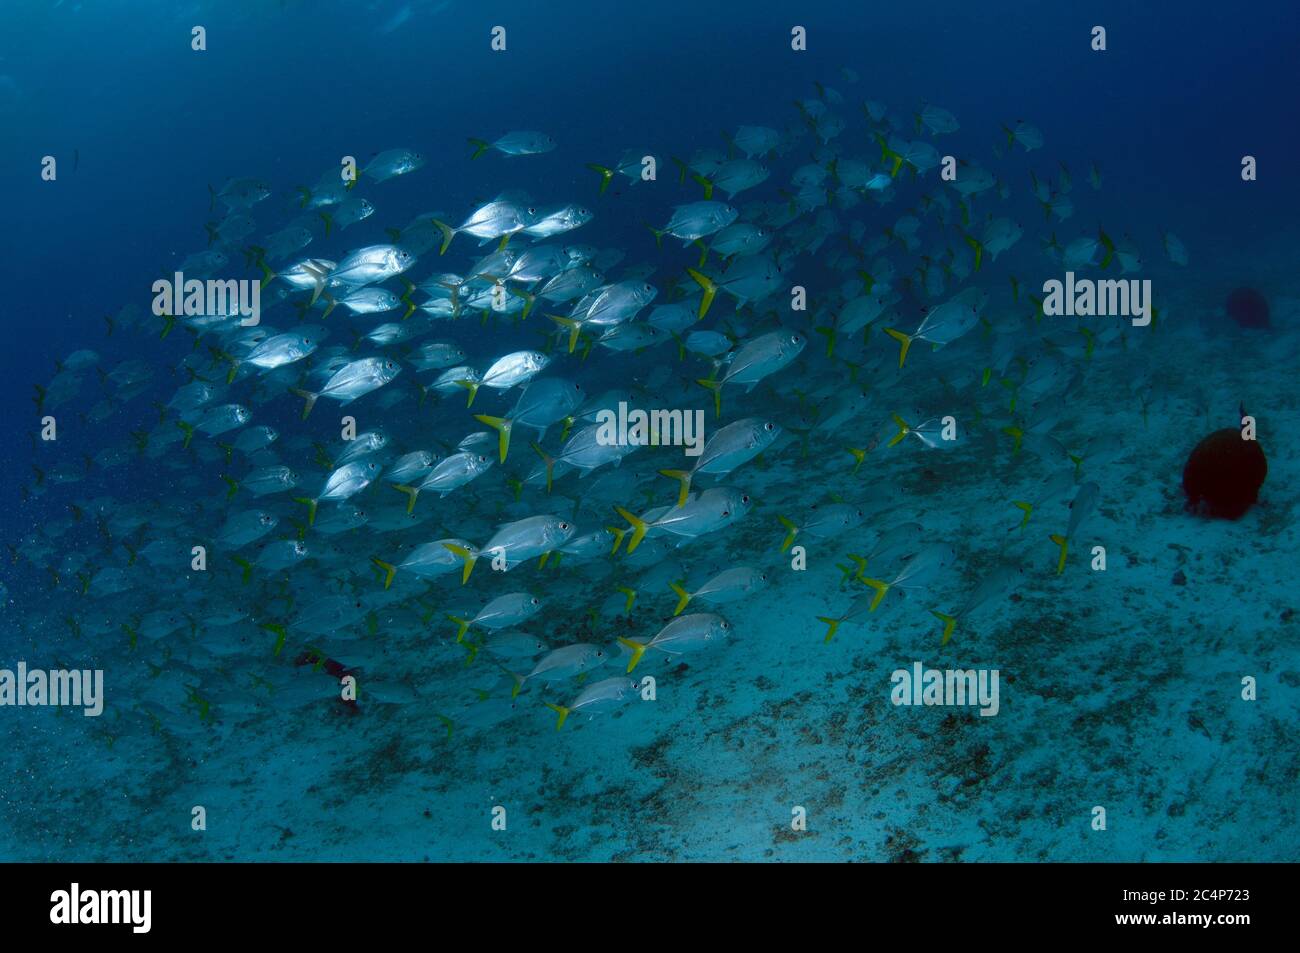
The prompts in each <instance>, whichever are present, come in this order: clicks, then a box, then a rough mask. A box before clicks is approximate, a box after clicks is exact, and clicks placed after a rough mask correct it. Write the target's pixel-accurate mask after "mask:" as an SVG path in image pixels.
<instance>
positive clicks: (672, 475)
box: [659, 470, 691, 506]
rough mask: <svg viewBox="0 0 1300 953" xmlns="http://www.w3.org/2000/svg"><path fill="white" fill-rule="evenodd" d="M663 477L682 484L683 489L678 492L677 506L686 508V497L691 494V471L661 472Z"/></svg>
mask: <svg viewBox="0 0 1300 953" xmlns="http://www.w3.org/2000/svg"><path fill="white" fill-rule="evenodd" d="M659 472H660V473H661V474H662V475H663V476H666V477H668V478H669V479H670V480H677V481H678V482H679V483H680V484H681V489H680V490H678V492H677V505H678V506H684V505H685V504H686V497H687V496H689V495H690V492H691V471H690V470H660V471H659Z"/></svg>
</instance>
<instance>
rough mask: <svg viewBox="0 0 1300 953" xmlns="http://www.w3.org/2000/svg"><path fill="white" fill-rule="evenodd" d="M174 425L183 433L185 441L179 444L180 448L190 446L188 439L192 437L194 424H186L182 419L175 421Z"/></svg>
mask: <svg viewBox="0 0 1300 953" xmlns="http://www.w3.org/2000/svg"><path fill="white" fill-rule="evenodd" d="M176 426H177V427H179V428H180V430H181V433H183V434H185V442H184V443H183V444H181V449H182V450H188V449H189V448H190V441H191V440H193V439H194V426H193V425H192V424H187V423H186V422H185V421H183V420H178V421H176Z"/></svg>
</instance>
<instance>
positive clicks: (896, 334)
mask: <svg viewBox="0 0 1300 953" xmlns="http://www.w3.org/2000/svg"><path fill="white" fill-rule="evenodd" d="M884 330H885V333H886V334H888V335H889V336H890V337H891V338H893V339H894V340H895V341H897V342H898V345H899V350H898V366H899V368H900V369H901V368H902V366H903V362H904V361H906V360H907V349H908V348H910V347H911V346H912V336H911V335H910V334H904V333H903V332H902V331H900V330H898V328H885V329H884Z"/></svg>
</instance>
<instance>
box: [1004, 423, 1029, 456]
mask: <svg viewBox="0 0 1300 953" xmlns="http://www.w3.org/2000/svg"><path fill="white" fill-rule="evenodd" d="M1002 433H1004V434H1006V435H1007V436H1008V437H1010V438H1011V455H1012V456H1013V457H1014V456H1015V455H1016V454H1018V453H1019V452H1020V442H1021V441H1022V440H1024V439H1025V432H1024V431H1023V430H1021V429H1020V428H1019V427H1015V426H1006V427H1003V428H1002Z"/></svg>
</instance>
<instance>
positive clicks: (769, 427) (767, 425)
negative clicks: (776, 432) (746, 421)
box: [763, 420, 775, 431]
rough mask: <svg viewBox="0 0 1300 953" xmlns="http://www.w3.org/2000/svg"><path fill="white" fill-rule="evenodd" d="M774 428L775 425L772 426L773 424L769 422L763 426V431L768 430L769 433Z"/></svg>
mask: <svg viewBox="0 0 1300 953" xmlns="http://www.w3.org/2000/svg"><path fill="white" fill-rule="evenodd" d="M774 428H775V425H774V424H773V423H772V421H770V420H769V421H768V422H767V423H765V424H763V429H764V430H769V431H770V430H773V429H774Z"/></svg>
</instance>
